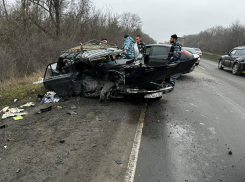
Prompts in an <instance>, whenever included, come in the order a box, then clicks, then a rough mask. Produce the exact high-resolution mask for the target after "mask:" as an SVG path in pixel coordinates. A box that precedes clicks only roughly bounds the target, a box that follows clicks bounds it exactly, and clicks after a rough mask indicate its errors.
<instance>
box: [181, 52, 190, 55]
mask: <svg viewBox="0 0 245 182" xmlns="http://www.w3.org/2000/svg"><path fill="white" fill-rule="evenodd" d="M181 52H183V53H184V54H186V55H189V53H188V52H186V51H181Z"/></svg>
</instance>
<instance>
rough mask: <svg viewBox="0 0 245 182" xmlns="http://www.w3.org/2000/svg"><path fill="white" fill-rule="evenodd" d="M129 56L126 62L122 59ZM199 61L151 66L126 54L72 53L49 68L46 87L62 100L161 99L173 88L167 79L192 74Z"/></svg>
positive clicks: (115, 51) (191, 59) (188, 58)
mask: <svg viewBox="0 0 245 182" xmlns="http://www.w3.org/2000/svg"><path fill="white" fill-rule="evenodd" d="M123 54H124V55H125V56H126V59H124V58H123V57H125V56H122V55H123ZM196 61H197V60H196V58H195V57H193V56H192V55H188V56H186V57H185V59H181V61H180V62H179V63H174V64H170V65H162V64H161V63H160V62H159V65H154V66H150V65H148V64H147V63H146V64H145V63H144V62H143V63H142V61H139V60H135V59H132V58H130V57H129V56H128V55H127V54H125V53H124V52H123V51H122V50H120V49H118V48H116V47H114V48H101V49H96V50H84V49H83V48H81V50H76V51H74V50H69V51H65V52H63V54H62V55H61V56H60V57H59V58H58V62H56V63H51V64H49V65H48V66H47V68H46V72H45V75H44V81H43V83H44V86H45V88H46V89H48V90H53V91H55V92H56V93H57V94H58V95H59V96H72V95H76V96H77V95H82V96H84V97H98V98H100V100H101V101H105V100H109V99H112V98H123V97H125V96H134V97H135V96H139V97H144V98H161V97H162V94H165V93H168V92H169V91H171V90H172V87H169V86H168V82H167V81H166V78H168V77H170V76H171V75H174V74H177V73H182V72H185V71H189V70H191V68H192V67H193V65H194V64H195V62H196Z"/></svg>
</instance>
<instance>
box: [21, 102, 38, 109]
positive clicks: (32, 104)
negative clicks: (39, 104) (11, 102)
mask: <svg viewBox="0 0 245 182" xmlns="http://www.w3.org/2000/svg"><path fill="white" fill-rule="evenodd" d="M32 106H35V103H34V102H28V103H26V104H24V105H22V106H20V108H23V107H32Z"/></svg>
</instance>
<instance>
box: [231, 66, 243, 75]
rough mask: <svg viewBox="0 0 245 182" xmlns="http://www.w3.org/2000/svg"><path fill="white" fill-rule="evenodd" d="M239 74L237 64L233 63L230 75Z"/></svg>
mask: <svg viewBox="0 0 245 182" xmlns="http://www.w3.org/2000/svg"><path fill="white" fill-rule="evenodd" d="M240 73H241V72H240V71H239V70H238V63H235V64H234V65H233V67H232V74H233V75H239V74H240Z"/></svg>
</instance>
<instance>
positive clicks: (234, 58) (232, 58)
mask: <svg viewBox="0 0 245 182" xmlns="http://www.w3.org/2000/svg"><path fill="white" fill-rule="evenodd" d="M241 53H242V50H239V49H238V50H237V51H236V53H235V55H232V57H231V62H230V67H233V64H234V62H235V60H236V59H237V58H238V57H239V56H240V55H241Z"/></svg>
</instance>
